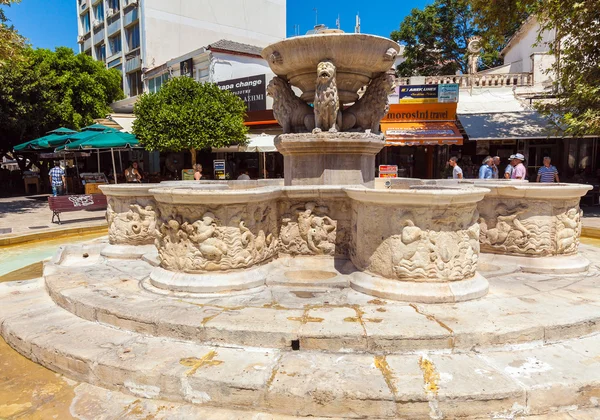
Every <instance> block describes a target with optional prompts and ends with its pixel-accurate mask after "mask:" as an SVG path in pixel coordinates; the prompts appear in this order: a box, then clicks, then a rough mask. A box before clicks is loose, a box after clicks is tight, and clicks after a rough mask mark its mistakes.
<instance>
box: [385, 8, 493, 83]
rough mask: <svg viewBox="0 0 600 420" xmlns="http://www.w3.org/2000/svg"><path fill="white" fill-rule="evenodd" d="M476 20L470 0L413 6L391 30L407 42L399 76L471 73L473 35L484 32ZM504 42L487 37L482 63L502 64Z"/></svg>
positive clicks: (393, 37)
mask: <svg viewBox="0 0 600 420" xmlns="http://www.w3.org/2000/svg"><path fill="white" fill-rule="evenodd" d="M481 32H482V31H481V30H480V29H479V28H478V27H477V26H476V25H475V24H474V21H473V12H472V11H471V7H470V5H469V2H468V0H435V1H434V2H433V4H430V5H427V6H425V8H423V10H419V9H413V10H412V11H411V13H410V15H408V16H406V17H405V18H404V20H403V21H402V23H401V24H400V28H399V30H397V31H394V32H392V33H391V35H390V36H391V38H392V39H393V40H394V41H396V42H401V43H403V44H405V49H404V57H405V58H406V61H404V62H403V63H401V64H400V65H399V66H398V68H397V73H398V75H399V76H404V77H409V76H417V75H419V76H433V75H444V74H455V73H456V72H457V71H461V72H462V73H467V69H468V55H467V44H468V42H469V39H470V38H472V37H474V36H476V35H481ZM499 57H500V43H499V42H497V39H496V37H489V38H487V42H486V43H485V44H484V45H483V53H482V56H481V64H482V66H483V67H484V68H487V67H493V66H496V65H499V64H501V62H500V59H499Z"/></svg>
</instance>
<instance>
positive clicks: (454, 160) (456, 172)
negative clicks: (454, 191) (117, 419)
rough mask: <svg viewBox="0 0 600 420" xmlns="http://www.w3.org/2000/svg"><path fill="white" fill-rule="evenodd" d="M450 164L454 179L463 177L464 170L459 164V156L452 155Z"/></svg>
mask: <svg viewBox="0 0 600 420" xmlns="http://www.w3.org/2000/svg"><path fill="white" fill-rule="evenodd" d="M448 165H450V166H451V167H452V179H463V171H462V169H460V166H458V158H457V157H456V156H452V157H451V158H450V160H448Z"/></svg>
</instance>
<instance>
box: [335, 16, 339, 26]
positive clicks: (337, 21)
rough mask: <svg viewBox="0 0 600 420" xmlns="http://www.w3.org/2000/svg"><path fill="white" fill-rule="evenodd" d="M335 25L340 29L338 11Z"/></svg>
mask: <svg viewBox="0 0 600 420" xmlns="http://www.w3.org/2000/svg"><path fill="white" fill-rule="evenodd" d="M335 26H337V28H338V29H340V15H339V13H338V17H337V19H336V20H335Z"/></svg>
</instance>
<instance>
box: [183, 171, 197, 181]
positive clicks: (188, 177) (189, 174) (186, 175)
mask: <svg viewBox="0 0 600 420" xmlns="http://www.w3.org/2000/svg"><path fill="white" fill-rule="evenodd" d="M181 179H182V180H183V181H193V180H194V170H193V169H183V170H182V171H181Z"/></svg>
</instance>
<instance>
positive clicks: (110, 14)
mask: <svg viewBox="0 0 600 420" xmlns="http://www.w3.org/2000/svg"><path fill="white" fill-rule="evenodd" d="M114 14H115V9H108V10H107V11H106V16H108V17H111V16H112V15H114Z"/></svg>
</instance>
